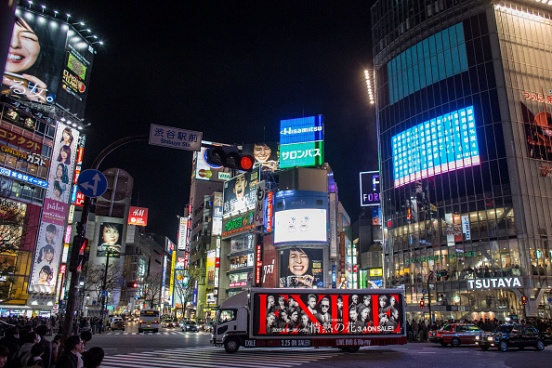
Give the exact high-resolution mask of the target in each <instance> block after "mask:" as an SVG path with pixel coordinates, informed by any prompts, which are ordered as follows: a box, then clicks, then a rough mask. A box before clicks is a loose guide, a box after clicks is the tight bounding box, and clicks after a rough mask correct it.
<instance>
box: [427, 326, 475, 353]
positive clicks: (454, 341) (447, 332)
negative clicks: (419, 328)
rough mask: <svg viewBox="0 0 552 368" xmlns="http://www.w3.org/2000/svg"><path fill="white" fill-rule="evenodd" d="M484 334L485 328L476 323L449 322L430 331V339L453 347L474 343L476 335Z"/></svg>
mask: <svg viewBox="0 0 552 368" xmlns="http://www.w3.org/2000/svg"><path fill="white" fill-rule="evenodd" d="M480 336H483V330H482V329H480V328H479V327H477V325H474V324H468V323H447V324H445V325H444V326H443V327H442V328H440V329H438V330H433V331H430V333H429V341H431V342H434V343H438V344H441V345H442V346H447V345H449V344H450V346H452V347H458V346H460V345H468V344H469V345H474V344H475V342H476V337H480Z"/></svg>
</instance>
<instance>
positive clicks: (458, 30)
mask: <svg viewBox="0 0 552 368" xmlns="http://www.w3.org/2000/svg"><path fill="white" fill-rule="evenodd" d="M467 70H468V54H467V52H466V41H465V39H464V25H463V24H462V23H458V24H455V25H454V26H452V27H449V28H446V29H444V30H442V31H441V32H437V33H435V34H433V35H431V36H429V37H428V38H426V39H424V40H422V41H420V42H418V43H417V44H415V45H414V46H412V47H410V48H408V49H406V50H405V51H403V52H401V53H400V54H399V55H397V56H396V57H395V58H393V59H391V60H390V61H389V63H387V74H388V76H389V84H388V85H389V103H390V104H394V103H395V102H397V101H399V100H401V99H403V98H405V97H406V96H408V95H410V94H412V93H414V92H416V91H419V90H421V89H422V88H425V87H427V86H429V85H432V84H434V83H437V82H439V81H441V80H443V79H446V78H449V77H452V76H453V75H456V74H459V73H462V72H465V71H467Z"/></svg>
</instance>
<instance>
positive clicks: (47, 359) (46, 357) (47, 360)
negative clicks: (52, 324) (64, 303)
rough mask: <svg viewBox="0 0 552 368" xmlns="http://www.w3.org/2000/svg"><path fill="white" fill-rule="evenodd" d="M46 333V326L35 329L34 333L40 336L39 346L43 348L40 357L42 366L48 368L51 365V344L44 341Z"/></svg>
mask: <svg viewBox="0 0 552 368" xmlns="http://www.w3.org/2000/svg"><path fill="white" fill-rule="evenodd" d="M48 331H49V330H48V326H46V325H40V326H38V327H37V328H35V332H36V333H37V334H38V335H39V336H40V342H39V344H40V345H41V346H42V347H43V348H44V354H43V355H42V364H43V366H44V367H45V368H50V366H51V364H52V363H51V362H52V343H51V342H50V341H48V340H47V339H46V335H47V334H48Z"/></svg>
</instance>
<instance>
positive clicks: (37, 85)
mask: <svg viewBox="0 0 552 368" xmlns="http://www.w3.org/2000/svg"><path fill="white" fill-rule="evenodd" d="M93 58H94V49H93V47H92V46H91V45H90V44H89V43H88V42H86V40H85V39H84V38H83V37H82V36H80V35H79V34H78V33H77V32H76V31H75V30H74V29H73V28H72V27H71V26H69V25H68V24H67V23H66V22H64V21H62V20H61V19H60V18H52V17H49V16H47V15H46V14H42V13H35V12H34V11H31V10H28V9H25V8H23V7H18V8H17V12H16V18H15V24H14V27H13V33H12V42H11V44H10V48H9V53H8V58H7V60H6V68H5V71H4V78H3V80H2V93H3V94H8V95H10V96H12V97H15V98H21V99H25V100H30V101H37V102H41V103H46V104H56V105H59V106H61V107H63V108H65V109H66V110H67V111H69V112H71V113H72V114H73V115H76V116H77V117H79V118H83V117H84V107H85V103H86V96H87V94H88V85H89V81H90V72H91V69H92V61H93Z"/></svg>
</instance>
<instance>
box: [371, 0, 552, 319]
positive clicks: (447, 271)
mask: <svg viewBox="0 0 552 368" xmlns="http://www.w3.org/2000/svg"><path fill="white" fill-rule="evenodd" d="M371 16H372V37H373V56H374V74H375V85H376V96H377V119H378V134H379V140H380V147H379V148H380V170H381V188H382V189H381V191H382V198H383V200H382V211H383V225H384V233H385V241H384V253H385V266H386V267H385V271H384V278H385V281H386V286H388V287H393V286H400V285H404V287H405V290H406V297H407V302H408V304H409V307H408V309H407V312H408V313H409V314H410V315H411V317H416V315H419V316H420V317H421V315H422V314H423V312H426V313H425V315H426V318H427V315H428V314H427V312H428V304H431V312H432V314H433V318H436V319H450V318H452V319H461V318H462V319H464V318H465V319H469V320H475V319H476V320H479V319H481V318H485V319H486V318H496V319H498V320H505V319H507V318H508V317H509V316H512V315H517V316H518V317H519V319H523V318H525V317H546V318H550V317H551V312H550V310H551V305H550V302H549V300H551V301H552V299H551V295H550V287H551V285H552V268H551V265H550V261H551V258H552V180H551V179H552V169H551V168H552V117H551V113H550V112H551V111H552V43H551V42H550V34H552V6H550V5H546V4H543V3H542V2H536V1H532V0H531V1H530V0H525V1H521V0H520V1H483V0H437V1H436V0H431V1H430V0H403V1H387V0H380V1H377V2H376V4H375V5H374V6H373V7H372V14H371ZM522 296H525V297H527V305H523V304H522V302H521V300H522ZM422 299H423V300H425V306H426V309H425V310H420V307H419V305H420V300H422Z"/></svg>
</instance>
